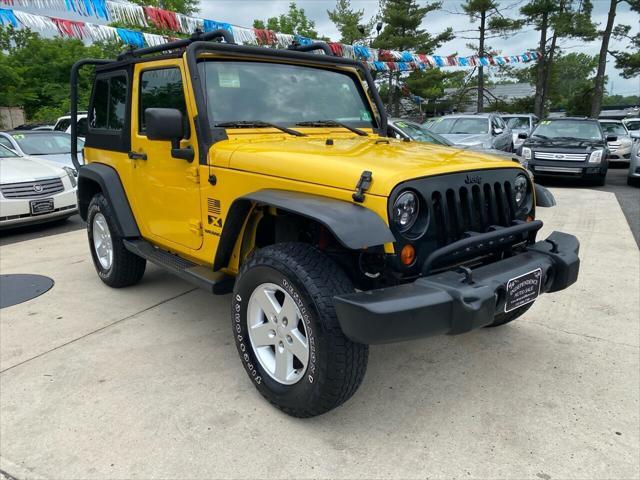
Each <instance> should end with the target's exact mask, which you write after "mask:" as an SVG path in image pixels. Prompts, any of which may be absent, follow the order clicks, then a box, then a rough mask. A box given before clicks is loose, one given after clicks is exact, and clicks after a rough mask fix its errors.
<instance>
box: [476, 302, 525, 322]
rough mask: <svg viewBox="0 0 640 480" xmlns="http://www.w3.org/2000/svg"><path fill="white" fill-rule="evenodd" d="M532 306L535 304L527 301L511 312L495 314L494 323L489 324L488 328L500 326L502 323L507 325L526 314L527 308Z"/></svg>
mask: <svg viewBox="0 0 640 480" xmlns="http://www.w3.org/2000/svg"><path fill="white" fill-rule="evenodd" d="M532 306H533V302H532V303H527V304H526V305H523V306H522V307H519V308H516V309H515V310H512V311H510V312H507V313H500V314H498V315H496V316H495V319H494V321H493V323H490V324H489V325H487V326H486V328H494V327H500V326H502V325H506V324H507V323H509V322H513V321H514V320H515V319H516V318H518V317H521V316H522V315H524V314H525V313H526V312H527V310H529V309H530V308H531V307H532Z"/></svg>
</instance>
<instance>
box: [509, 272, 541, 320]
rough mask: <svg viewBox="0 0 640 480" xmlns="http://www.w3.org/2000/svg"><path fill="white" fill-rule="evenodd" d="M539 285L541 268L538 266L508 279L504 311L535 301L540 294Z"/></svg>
mask: <svg viewBox="0 0 640 480" xmlns="http://www.w3.org/2000/svg"><path fill="white" fill-rule="evenodd" d="M541 285H542V269H540V268H536V269H535V270H533V271H531V272H529V273H525V274H524V275H520V276H519V277H516V278H512V279H511V280H509V281H508V282H507V299H506V302H505V304H504V311H505V312H510V311H511V310H515V309H516V308H518V307H521V306H523V305H526V304H527V303H531V302H533V301H535V299H536V298H538V295H540V287H541Z"/></svg>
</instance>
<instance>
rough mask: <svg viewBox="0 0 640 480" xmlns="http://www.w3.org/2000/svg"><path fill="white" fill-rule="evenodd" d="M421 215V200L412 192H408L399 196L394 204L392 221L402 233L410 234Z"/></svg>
mask: <svg viewBox="0 0 640 480" xmlns="http://www.w3.org/2000/svg"><path fill="white" fill-rule="evenodd" d="M419 215H420V200H419V198H418V195H416V194H415V193H414V192H412V191H411V190H406V191H404V192H402V193H401V194H400V195H398V198H396V201H395V202H393V209H392V212H391V220H392V221H393V223H394V224H395V225H396V227H397V228H398V230H399V231H400V233H405V232H408V231H409V230H410V229H411V227H413V225H414V224H415V223H416V220H418V216H419Z"/></svg>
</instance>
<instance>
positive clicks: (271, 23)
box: [253, 2, 318, 38]
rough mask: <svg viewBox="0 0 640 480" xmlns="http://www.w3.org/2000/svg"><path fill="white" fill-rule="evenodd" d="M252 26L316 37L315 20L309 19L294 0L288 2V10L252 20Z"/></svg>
mask: <svg viewBox="0 0 640 480" xmlns="http://www.w3.org/2000/svg"><path fill="white" fill-rule="evenodd" d="M253 26H254V28H268V29H269V30H273V31H274V32H279V33H288V34H290V35H300V36H301V37H307V38H318V32H317V31H316V30H315V28H316V22H314V21H313V20H309V19H308V18H307V14H306V13H305V11H304V8H298V6H297V5H296V3H295V2H291V3H290V4H289V11H288V12H287V13H285V14H282V15H279V16H277V17H271V18H268V19H267V21H266V22H264V21H262V20H254V21H253Z"/></svg>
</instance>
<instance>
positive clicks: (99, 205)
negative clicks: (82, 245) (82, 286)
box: [87, 193, 147, 288]
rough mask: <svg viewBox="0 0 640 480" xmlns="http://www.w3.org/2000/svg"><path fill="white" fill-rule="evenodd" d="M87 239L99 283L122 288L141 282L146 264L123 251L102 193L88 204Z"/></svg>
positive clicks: (143, 260)
mask: <svg viewBox="0 0 640 480" xmlns="http://www.w3.org/2000/svg"><path fill="white" fill-rule="evenodd" d="M87 235H88V237H89V249H90V250H91V258H93V265H94V266H95V268H96V272H97V273H98V276H99V277H100V280H102V281H103V282H104V283H106V284H107V285H109V286H110V287H114V288H121V287H128V286H130V285H135V284H136V283H138V282H139V281H140V280H141V279H142V276H143V275H144V270H145V267H146V264H147V261H146V260H145V259H144V258H141V257H138V256H137V255H135V254H133V253H131V252H130V251H129V250H127V249H126V248H125V246H124V243H123V242H122V237H121V236H120V235H118V229H117V226H116V223H115V216H114V214H113V211H112V210H111V206H110V205H109V202H107V200H106V198H105V197H104V195H102V194H101V193H98V194H96V195H95V196H94V197H93V198H92V199H91V202H90V203H89V208H88V210H87Z"/></svg>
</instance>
